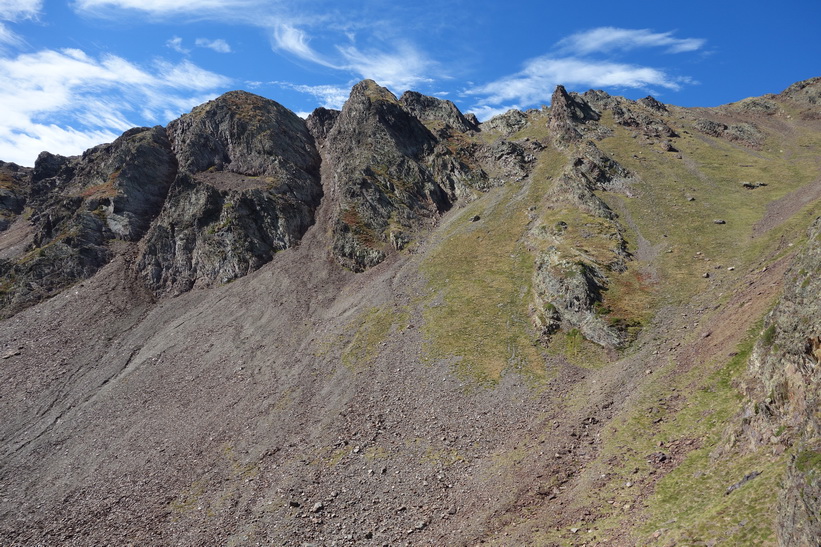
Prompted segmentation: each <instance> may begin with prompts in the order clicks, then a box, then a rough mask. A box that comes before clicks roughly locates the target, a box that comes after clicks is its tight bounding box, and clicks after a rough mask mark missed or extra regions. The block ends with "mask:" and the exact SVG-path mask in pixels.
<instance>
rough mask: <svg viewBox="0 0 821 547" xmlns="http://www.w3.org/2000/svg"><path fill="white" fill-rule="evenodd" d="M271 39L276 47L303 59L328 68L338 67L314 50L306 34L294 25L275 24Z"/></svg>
mask: <svg viewBox="0 0 821 547" xmlns="http://www.w3.org/2000/svg"><path fill="white" fill-rule="evenodd" d="M273 39H274V47H275V48H276V49H280V50H283V51H287V52H288V53H291V54H292V55H296V56H297V57H299V58H300V59H303V60H305V61H310V62H312V63H316V64H319V65H322V66H326V67H330V68H338V67H337V66H335V65H334V64H333V63H331V62H330V61H328V60H326V59H324V58H323V57H322V56H321V55H320V54H319V53H317V52H316V51H314V50H313V49H312V48H311V46H310V45H309V44H308V42H309V39H308V35H307V34H306V33H305V32H304V31H302V30H300V29H298V28H296V27H294V26H291V25H287V24H280V25H277V26H276V28H275V29H274V34H273Z"/></svg>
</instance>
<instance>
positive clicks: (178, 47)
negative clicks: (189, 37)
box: [165, 36, 191, 55]
mask: <svg viewBox="0 0 821 547" xmlns="http://www.w3.org/2000/svg"><path fill="white" fill-rule="evenodd" d="M165 45H166V47H170V48H171V49H173V50H174V51H176V52H177V53H182V54H183V55H187V54H189V53H191V50H190V49H188V48H186V47H184V46H183V45H182V38H180V37H179V36H174V37H173V38H171V39H170V40H168V41H167V42H165Z"/></svg>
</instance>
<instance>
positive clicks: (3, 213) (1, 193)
mask: <svg viewBox="0 0 821 547" xmlns="http://www.w3.org/2000/svg"><path fill="white" fill-rule="evenodd" d="M30 171H31V170H30V169H27V168H25V167H20V166H19V165H17V164H14V163H6V162H4V161H0V232H2V231H3V230H5V229H6V228H8V227H9V226H10V225H11V223H12V222H14V220H15V218H16V217H17V216H18V215H19V214H20V213H22V212H23V207H24V206H25V204H26V194H27V193H28V185H29V183H28V181H29V179H30Z"/></svg>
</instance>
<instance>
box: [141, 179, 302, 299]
mask: <svg viewBox="0 0 821 547" xmlns="http://www.w3.org/2000/svg"><path fill="white" fill-rule="evenodd" d="M276 190H277V189H276V188H273V189H272V188H268V187H265V186H263V187H252V186H248V187H245V188H237V189H218V188H217V187H215V186H214V185H212V184H209V183H207V182H203V181H200V180H197V179H196V178H195V177H194V176H193V175H189V174H187V173H183V174H181V175H179V176H178V177H177V179H176V180H175V181H174V185H173V186H172V189H171V192H170V193H169V196H168V200H167V201H166V204H165V207H164V209H163V211H162V214H161V215H160V218H159V219H158V220H157V223H156V224H155V225H154V227H153V228H152V229H151V232H149V234H148V235H147V236H146V239H145V250H144V251H143V253H142V254H141V256H140V260H139V263H138V268H139V270H140V272H141V273H142V274H143V277H144V279H145V280H146V283H147V284H148V286H149V288H151V289H152V290H153V291H154V292H155V293H157V294H162V293H164V292H171V293H174V294H179V293H182V292H185V291H188V290H191V289H192V288H195V287H197V288H199V287H208V286H211V285H214V284H218V283H227V282H228V281H231V280H233V279H236V278H238V277H242V276H244V275H247V274H248V273H250V272H252V271H254V270H256V269H258V268H260V267H261V266H263V265H264V264H266V263H267V262H269V261H270V260H271V259H272V258H273V256H274V254H275V253H276V252H277V251H281V250H283V249H287V248H288V247H291V246H293V245H295V244H296V243H297V242H298V241H299V239H300V238H301V237H302V235H303V234H304V233H305V231H306V230H307V229H308V227H309V226H310V225H311V224H313V218H314V217H313V213H314V208H315V205H316V203H315V202H314V203H311V202H306V201H302V200H299V199H294V198H293V196H289V195H287V194H283V193H278V192H277V191H276ZM317 202H318V200H317Z"/></svg>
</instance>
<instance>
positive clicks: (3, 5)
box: [0, 0, 43, 48]
mask: <svg viewBox="0 0 821 547" xmlns="http://www.w3.org/2000/svg"><path fill="white" fill-rule="evenodd" d="M42 8H43V1H42V0H0V21H8V22H11V23H16V22H17V21H23V20H26V19H36V18H37V17H38V16H39V15H40V10H41V9H42ZM23 43H24V42H23V39H22V38H20V36H18V35H17V33H16V32H14V31H13V30H11V29H10V28H9V27H8V25H6V24H4V23H2V22H0V48H2V47H3V45H10V46H20V45H22V44H23Z"/></svg>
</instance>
